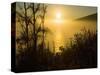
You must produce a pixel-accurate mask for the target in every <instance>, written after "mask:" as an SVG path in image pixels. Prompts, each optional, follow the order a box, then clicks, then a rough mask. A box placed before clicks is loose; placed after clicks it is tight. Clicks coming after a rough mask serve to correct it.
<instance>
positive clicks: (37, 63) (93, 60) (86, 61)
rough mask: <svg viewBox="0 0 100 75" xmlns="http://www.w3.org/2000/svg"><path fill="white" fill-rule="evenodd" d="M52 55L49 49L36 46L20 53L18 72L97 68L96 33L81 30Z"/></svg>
mask: <svg viewBox="0 0 100 75" xmlns="http://www.w3.org/2000/svg"><path fill="white" fill-rule="evenodd" d="M59 49H60V50H61V53H56V54H54V53H52V52H51V51H50V49H49V48H45V49H44V50H43V48H42V46H38V49H37V51H36V52H34V50H33V48H29V49H28V50H27V49H26V50H24V51H21V52H20V53H19V54H18V55H17V56H16V58H17V70H18V71H42V70H59V69H79V68H95V67H97V33H95V32H92V31H90V30H86V29H83V30H82V32H80V33H77V34H75V35H74V38H73V39H71V41H70V45H69V46H67V47H65V48H63V47H62V46H61V47H60V48H59Z"/></svg>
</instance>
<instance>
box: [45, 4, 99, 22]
mask: <svg viewBox="0 0 100 75" xmlns="http://www.w3.org/2000/svg"><path fill="white" fill-rule="evenodd" d="M96 12H97V8H96V7H87V6H74V5H73V6H72V5H52V4H51V5H48V8H47V18H48V19H52V18H55V17H56V15H57V13H59V14H60V15H61V18H62V19H71V20H72V19H76V18H79V17H83V16H87V15H89V14H93V13H96Z"/></svg>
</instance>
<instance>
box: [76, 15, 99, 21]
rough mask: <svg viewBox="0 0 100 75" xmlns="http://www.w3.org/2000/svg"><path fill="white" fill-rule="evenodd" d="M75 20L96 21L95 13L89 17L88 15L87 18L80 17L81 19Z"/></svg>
mask: <svg viewBox="0 0 100 75" xmlns="http://www.w3.org/2000/svg"><path fill="white" fill-rule="evenodd" d="M76 20H91V21H93V20H94V21H96V20H97V13H95V14H91V15H88V16H85V17H81V18H78V19H76Z"/></svg>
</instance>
